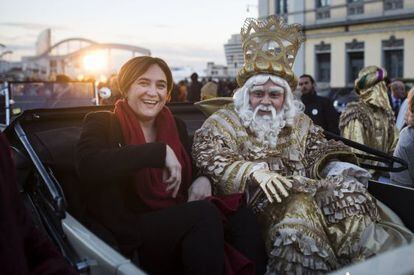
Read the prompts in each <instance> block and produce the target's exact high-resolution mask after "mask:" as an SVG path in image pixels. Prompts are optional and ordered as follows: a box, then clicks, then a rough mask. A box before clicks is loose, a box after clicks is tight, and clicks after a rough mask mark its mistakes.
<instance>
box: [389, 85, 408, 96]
mask: <svg viewBox="0 0 414 275" xmlns="http://www.w3.org/2000/svg"><path fill="white" fill-rule="evenodd" d="M391 92H392V95H393V96H394V97H395V98H398V99H403V98H405V97H406V96H407V94H406V92H405V87H404V83H402V82H401V81H395V82H393V83H391Z"/></svg>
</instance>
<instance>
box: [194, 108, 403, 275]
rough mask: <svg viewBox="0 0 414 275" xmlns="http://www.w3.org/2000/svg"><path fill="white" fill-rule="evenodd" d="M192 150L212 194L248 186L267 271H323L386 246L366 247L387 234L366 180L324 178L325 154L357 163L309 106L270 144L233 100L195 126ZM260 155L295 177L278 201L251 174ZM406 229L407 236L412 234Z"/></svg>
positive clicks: (275, 168) (272, 166)
mask: <svg viewBox="0 0 414 275" xmlns="http://www.w3.org/2000/svg"><path fill="white" fill-rule="evenodd" d="M193 157H194V158H193V159H194V160H195V162H196V165H197V167H198V168H199V169H200V170H201V171H202V173H204V174H205V175H207V176H209V177H210V179H211V181H212V182H213V192H214V193H215V194H217V195H222V194H231V193H235V192H245V193H246V196H247V198H248V202H249V205H250V206H251V207H252V208H253V210H254V211H255V213H257V216H258V218H259V221H260V222H261V224H262V226H263V234H264V239H265V243H266V248H267V251H268V255H269V262H268V267H267V273H268V274H275V273H277V274H319V273H326V272H329V271H331V270H335V269H337V268H339V267H341V266H343V265H346V264H349V263H351V262H355V261H358V260H361V259H364V258H366V257H368V256H371V255H373V254H375V253H376V252H377V251H378V250H379V248H378V247H380V248H383V246H381V244H383V242H377V243H379V245H372V246H369V249H366V247H367V243H369V244H371V243H372V241H371V239H370V237H371V238H373V239H374V240H376V237H377V236H382V237H384V236H385V235H384V234H378V233H377V232H378V230H377V227H376V224H377V222H378V221H380V215H379V211H378V208H377V207H376V201H375V199H374V198H372V197H371V196H370V195H369V194H368V192H367V190H366V188H365V186H364V185H363V184H362V183H360V182H358V181H356V180H355V178H353V177H343V176H334V177H329V178H326V179H321V178H320V172H321V171H322V170H321V169H322V168H323V167H324V166H325V164H326V162H328V161H329V160H341V161H348V162H354V163H355V161H356V159H355V157H354V154H353V153H352V152H351V151H350V149H349V148H348V147H346V146H345V145H343V144H342V143H339V142H336V141H332V140H331V141H327V140H326V139H325V138H324V136H323V134H322V129H321V128H320V127H318V126H315V125H314V124H313V123H312V121H311V120H310V119H309V118H308V117H307V116H306V115H304V114H301V115H298V116H297V117H296V118H295V123H294V125H293V127H291V128H287V127H285V128H284V129H282V131H281V132H280V134H279V137H278V145H277V146H276V148H275V149H272V148H270V147H265V146H263V145H262V144H261V143H260V142H258V141H257V140H256V138H255V137H254V135H253V134H251V133H249V131H248V130H247V129H246V128H245V127H243V125H242V124H241V122H240V120H239V117H238V115H237V113H236V112H235V111H234V107H233V105H232V104H229V105H227V106H226V107H224V108H223V109H220V110H219V111H217V112H216V113H214V114H213V115H211V116H210V117H209V118H208V119H207V120H206V121H205V123H204V124H203V126H202V127H201V128H200V129H199V130H197V131H196V133H195V136H194V143H193ZM263 163H265V164H267V165H268V167H269V168H270V170H272V171H275V172H277V173H279V174H281V175H283V176H285V177H287V178H289V179H290V180H291V182H292V185H293V187H292V189H290V190H289V196H288V197H287V198H284V199H283V200H282V202H281V203H276V202H275V203H272V204H270V203H269V202H268V200H267V199H266V197H265V196H263V193H261V192H260V191H259V192H258V188H257V185H256V184H255V183H253V182H252V181H251V179H250V174H251V173H252V171H254V169H255V167H256V168H257V166H258V165H262V164H263ZM257 194H259V195H257ZM367 228H370V229H371V230H372V231H370V232H373V233H372V234H373V235H372V236H371V235H369V234H368V233H366V229H367ZM391 231H392V230H391ZM367 234H368V235H369V236H366V235H367ZM407 234H408V235H403V234H402V236H411V235H410V234H411V233H410V232H409V231H408V230H407ZM362 236H363V237H364V239H362ZM395 236H400V235H398V234H395ZM384 238H385V239H386V236H385V237H384ZM407 238H408V237H407ZM364 240H368V241H366V242H363V241H364ZM387 244H388V245H389V243H387Z"/></svg>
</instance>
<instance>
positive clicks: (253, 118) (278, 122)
mask: <svg viewBox="0 0 414 275" xmlns="http://www.w3.org/2000/svg"><path fill="white" fill-rule="evenodd" d="M260 110H262V111H271V112H272V115H271V116H269V115H265V116H260V115H257V113H258V111H260ZM284 113H285V111H284V109H282V110H281V111H280V112H277V111H276V109H275V108H274V107H273V106H265V105H259V106H257V107H256V109H255V110H254V111H253V110H252V108H251V107H250V106H249V107H248V108H247V109H246V108H241V109H240V111H239V116H240V119H241V121H242V124H243V126H244V127H246V128H247V129H249V130H250V131H251V132H252V133H254V134H255V136H256V139H257V141H259V142H260V143H262V144H263V145H265V146H269V147H270V148H273V149H274V148H276V145H277V141H278V136H279V133H280V131H281V130H282V129H283V127H285V125H286V121H285V119H284Z"/></svg>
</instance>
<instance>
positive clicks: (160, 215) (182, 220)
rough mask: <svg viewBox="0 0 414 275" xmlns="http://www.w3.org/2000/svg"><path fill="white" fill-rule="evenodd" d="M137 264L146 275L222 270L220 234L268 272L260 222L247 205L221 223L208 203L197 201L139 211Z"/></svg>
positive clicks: (222, 244) (216, 272) (212, 272)
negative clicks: (147, 274) (160, 208)
mask: <svg viewBox="0 0 414 275" xmlns="http://www.w3.org/2000/svg"><path fill="white" fill-rule="evenodd" d="M139 223H140V227H139V228H140V230H139V234H140V237H141V240H142V242H141V244H140V246H139V248H138V258H139V265H140V267H141V268H142V269H144V271H146V272H148V273H149V274H222V273H223V267H224V266H223V265H224V252H223V248H224V236H225V238H226V241H227V242H228V243H230V244H231V245H233V246H234V247H235V248H236V249H237V250H239V251H240V252H241V253H242V254H243V255H245V256H246V257H247V258H249V259H250V260H252V261H254V262H255V264H256V273H257V274H264V272H265V270H266V261H267V257H266V252H265V248H264V242H263V240H262V237H261V233H260V229H259V226H258V224H257V222H256V218H255V216H254V214H253V213H252V212H251V210H250V209H248V208H241V209H240V210H238V211H237V212H236V213H235V214H233V215H231V216H230V217H229V219H228V222H227V223H226V224H225V227H224V229H225V230H224V231H225V232H223V223H222V221H221V218H220V215H219V212H218V210H217V208H216V207H215V206H214V205H213V204H211V203H210V202H208V201H195V202H190V203H185V204H182V205H179V206H175V207H171V208H168V209H163V210H160V211H156V212H151V213H147V214H144V215H141V216H140V218H139Z"/></svg>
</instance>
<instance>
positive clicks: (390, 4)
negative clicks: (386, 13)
mask: <svg viewBox="0 0 414 275" xmlns="http://www.w3.org/2000/svg"><path fill="white" fill-rule="evenodd" d="M403 8H404V4H403V0H384V10H398V9H403Z"/></svg>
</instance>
